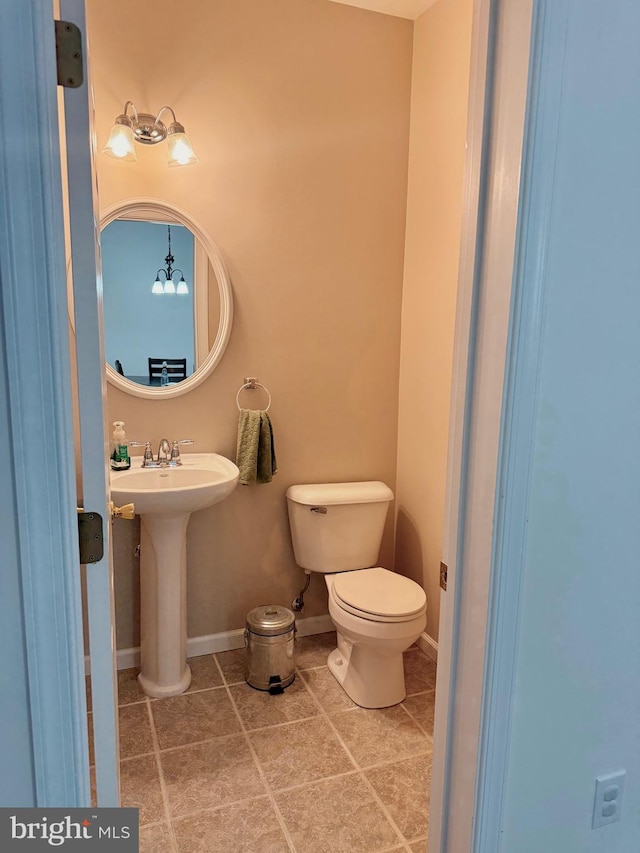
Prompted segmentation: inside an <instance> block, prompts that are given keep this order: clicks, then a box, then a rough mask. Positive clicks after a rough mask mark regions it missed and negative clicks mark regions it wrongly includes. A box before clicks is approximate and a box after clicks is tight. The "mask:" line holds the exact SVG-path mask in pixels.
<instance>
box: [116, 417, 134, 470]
mask: <svg viewBox="0 0 640 853" xmlns="http://www.w3.org/2000/svg"><path fill="white" fill-rule="evenodd" d="M111 467H112V468H113V470H114V471H126V470H127V468H131V460H130V459H129V444H128V442H127V436H126V435H125V433H124V421H114V422H113V436H112V441H111Z"/></svg>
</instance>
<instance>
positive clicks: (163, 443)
mask: <svg viewBox="0 0 640 853" xmlns="http://www.w3.org/2000/svg"><path fill="white" fill-rule="evenodd" d="M170 462H171V445H170V444H169V441H168V440H167V439H166V438H161V439H160V446H159V447H158V465H163V464H164V465H168V464H169V463H170Z"/></svg>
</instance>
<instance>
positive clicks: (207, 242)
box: [100, 198, 233, 400]
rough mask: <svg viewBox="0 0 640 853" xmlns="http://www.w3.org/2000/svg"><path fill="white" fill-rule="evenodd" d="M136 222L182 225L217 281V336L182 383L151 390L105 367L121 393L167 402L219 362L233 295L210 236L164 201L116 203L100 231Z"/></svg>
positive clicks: (194, 384) (228, 329)
mask: <svg viewBox="0 0 640 853" xmlns="http://www.w3.org/2000/svg"><path fill="white" fill-rule="evenodd" d="M122 216H126V217H127V218H140V219H166V218H167V217H170V218H173V219H174V220H175V221H177V222H180V223H181V224H182V225H184V226H186V227H187V228H188V229H189V230H190V231H191V232H192V233H193V235H194V236H195V237H196V238H197V239H198V240H199V241H200V243H201V245H202V246H203V247H204V249H205V251H206V253H207V255H208V256H209V261H210V262H211V266H212V267H213V271H214V273H215V276H216V280H217V282H218V289H219V291H220V324H219V326H218V334H217V335H216V339H215V341H214V342H213V346H212V347H211V349H210V351H209V355H208V356H207V358H206V359H205V360H204V361H203V363H202V364H201V365H200V366H199V367H198V369H197V370H195V371H194V372H193V373H192V374H191V376H188V377H187V378H186V379H184V380H183V381H182V382H178V383H176V384H175V385H171V386H169V387H168V388H166V387H165V388H151V387H148V386H146V385H138V384H137V383H136V382H132V381H131V380H130V379H127V378H126V377H124V376H121V375H120V374H119V373H118V372H117V371H116V370H114V369H113V367H111V365H110V364H107V365H106V368H107V381H108V382H110V383H111V385H115V387H116V388H120V390H121V391H125V392H126V393H127V394H131V395H132V396H134V397H145V398H147V399H153V400H168V399H169V398H171V397H181V396H182V395H183V394H186V393H188V392H189V391H191V390H193V388H197V387H198V385H200V384H201V383H202V382H204V380H205V379H206V378H207V377H208V376H209V375H210V373H211V372H212V370H213V369H214V367H216V365H217V364H218V363H219V362H220V359H221V358H222V356H223V354H224V351H225V349H226V348H227V344H228V343H229V338H230V336H231V325H232V322H233V292H232V290H231V280H230V278H229V273H228V272H227V268H226V266H225V264H224V261H223V260H222V255H221V254H220V251H219V250H218V247H217V246H216V244H215V243H214V242H213V240H212V239H211V237H209V235H208V234H207V232H206V231H205V230H204V228H202V227H201V226H200V225H199V224H198V223H197V222H196V221H195V220H194V219H193V218H192V217H191V216H189V215H188V214H187V213H185V212H184V210H181V209H180V208H179V207H176V206H175V205H173V204H169V203H168V202H164V201H160V199H154V198H134V199H130V200H129V201H126V202H120V203H118V204H114V205H112V206H111V207H109V208H107V209H106V210H105V211H104V213H103V215H102V216H101V218H100V231H102V229H103V228H105V227H106V226H107V225H108V224H109V223H110V222H113V220H114V219H118V218H119V217H122Z"/></svg>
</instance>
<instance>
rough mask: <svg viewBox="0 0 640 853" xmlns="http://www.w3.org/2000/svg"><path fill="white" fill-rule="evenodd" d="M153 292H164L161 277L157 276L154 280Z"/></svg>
mask: <svg viewBox="0 0 640 853" xmlns="http://www.w3.org/2000/svg"><path fill="white" fill-rule="evenodd" d="M151 293H164V288H163V287H162V282H161V281H160V279H159V278H157V279H156V280H155V281H154V282H153V287H152V288H151Z"/></svg>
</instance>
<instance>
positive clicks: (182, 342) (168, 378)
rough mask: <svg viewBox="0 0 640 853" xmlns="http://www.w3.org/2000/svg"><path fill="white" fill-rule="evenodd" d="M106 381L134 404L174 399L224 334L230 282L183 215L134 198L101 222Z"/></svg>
mask: <svg viewBox="0 0 640 853" xmlns="http://www.w3.org/2000/svg"><path fill="white" fill-rule="evenodd" d="M100 226H101V236H100V245H101V256H102V283H103V316H104V341H105V358H106V362H107V380H108V381H109V382H110V383H111V384H112V385H115V386H117V387H118V388H121V389H122V390H123V391H126V392H127V393H129V394H133V395H135V396H136V397H153V398H158V397H161V398H163V399H165V398H167V397H178V396H180V395H181V394H185V393H186V392H187V391H190V390H191V389H192V388H195V387H196V386H197V385H199V384H200V383H201V382H202V381H203V380H204V379H206V378H207V376H209V374H210V373H211V371H212V370H213V369H214V367H215V366H216V365H217V364H218V362H219V361H220V359H221V358H222V355H223V353H224V351H225V348H226V346H227V343H228V341H229V336H230V334H231V322H232V316H233V301H232V293H231V283H230V281H229V276H228V273H227V270H226V268H225V265H224V262H223V260H222V256H221V254H220V252H219V251H218V248H217V247H216V245H215V243H214V242H213V241H212V240H211V238H210V237H209V236H208V235H207V233H206V232H205V231H204V230H203V229H202V228H201V227H200V226H199V225H198V224H197V223H196V222H195V221H194V220H193V219H192V218H191V217H190V216H188V215H187V214H186V213H184V211H182V210H180V209H179V208H176V207H173V206H172V205H169V204H165V203H164V202H161V201H157V200H155V199H134V200H132V201H129V202H126V203H125V204H118V205H114V206H113V207H111V208H109V209H108V210H107V211H105V213H104V215H103V216H102V219H101V222H100Z"/></svg>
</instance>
